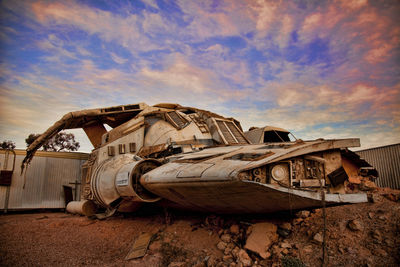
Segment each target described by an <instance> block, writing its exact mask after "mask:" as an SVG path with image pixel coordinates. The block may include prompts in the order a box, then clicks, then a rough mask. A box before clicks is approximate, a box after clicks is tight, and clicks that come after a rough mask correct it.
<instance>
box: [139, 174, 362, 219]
mask: <svg viewBox="0 0 400 267" xmlns="http://www.w3.org/2000/svg"><path fill="white" fill-rule="evenodd" d="M146 187H147V189H148V190H150V191H151V192H153V193H154V194H157V195H159V196H161V197H163V198H165V199H168V200H170V201H173V202H174V203H176V204H177V206H178V207H181V208H184V209H188V210H199V211H205V212H216V213H225V214H229V213H231V214H233V213H236V214H238V213H269V212H276V211H284V210H300V209H310V208H316V207H321V206H322V200H321V194H320V192H315V191H305V190H297V189H289V188H285V187H281V186H276V185H268V184H261V183H257V182H250V181H220V182H212V181H207V182H199V181H196V182H185V183H167V184H165V183H158V184H149V185H147V186H146ZM325 199H326V205H327V206H332V205H343V204H354V203H363V202H367V195H366V194H360V193H358V194H326V195H325Z"/></svg>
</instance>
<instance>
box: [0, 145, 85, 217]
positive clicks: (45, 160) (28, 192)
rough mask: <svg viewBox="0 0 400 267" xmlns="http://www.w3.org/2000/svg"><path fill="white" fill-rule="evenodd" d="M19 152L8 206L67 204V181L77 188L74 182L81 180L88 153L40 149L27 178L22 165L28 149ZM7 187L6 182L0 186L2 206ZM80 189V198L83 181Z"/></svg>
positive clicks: (0, 206)
mask: <svg viewBox="0 0 400 267" xmlns="http://www.w3.org/2000/svg"><path fill="white" fill-rule="evenodd" d="M16 152H17V157H16V164H15V171H14V173H13V177H12V184H11V187H10V194H9V199H8V209H10V210H18V209H46V208H65V201H64V191H63V185H66V186H71V187H73V188H75V185H74V184H70V183H75V182H76V181H78V182H80V176H81V165H82V164H83V162H85V160H86V159H87V154H84V153H73V152H70V153H65V152H64V153H60V152H38V153H37V155H35V157H34V158H33V160H32V162H31V164H30V165H29V167H28V169H27V172H26V180H25V177H24V175H21V169H20V166H21V163H22V160H23V158H24V156H25V153H24V151H22V150H17V151H16ZM0 162H1V164H3V162H4V151H0ZM24 183H25V186H24ZM6 190H7V187H6V186H0V209H1V210H3V209H4V208H5V198H6V196H5V195H6ZM77 192H78V193H77V194H76V200H79V199H80V194H79V192H80V185H77ZM74 197H75V196H74Z"/></svg>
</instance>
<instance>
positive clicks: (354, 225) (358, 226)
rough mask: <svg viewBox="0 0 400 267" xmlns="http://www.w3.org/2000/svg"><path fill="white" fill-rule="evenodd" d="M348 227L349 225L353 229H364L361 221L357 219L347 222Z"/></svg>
mask: <svg viewBox="0 0 400 267" xmlns="http://www.w3.org/2000/svg"><path fill="white" fill-rule="evenodd" d="M347 227H349V229H350V230H352V231H362V230H363V229H364V227H363V225H362V223H361V221H359V220H357V219H355V220H351V221H349V222H348V223H347Z"/></svg>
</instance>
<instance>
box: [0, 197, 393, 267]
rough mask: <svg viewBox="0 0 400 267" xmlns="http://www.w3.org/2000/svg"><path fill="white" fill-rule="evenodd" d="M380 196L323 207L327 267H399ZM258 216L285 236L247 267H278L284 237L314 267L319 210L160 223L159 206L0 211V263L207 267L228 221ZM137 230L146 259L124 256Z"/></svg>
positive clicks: (176, 216)
mask: <svg viewBox="0 0 400 267" xmlns="http://www.w3.org/2000/svg"><path fill="white" fill-rule="evenodd" d="M389 191H390V190H389ZM390 192H392V191H390ZM390 192H389V193H390ZM387 193H388V191H381V196H379V197H378V199H375V201H376V202H375V203H365V204H358V205H348V206H338V207H331V208H327V247H328V266H399V265H400V239H399V238H398V237H399V236H400V202H398V200H397V199H396V194H397V193H396V194H394V199H393V196H392V200H388V199H387V198H385V197H383V196H382V195H383V194H387ZM388 198H391V196H390V195H389V196H388ZM350 220H357V221H358V222H359V223H360V224H361V227H362V230H360V231H352V230H350V229H349V227H348V222H349V221H350ZM260 221H268V222H272V223H276V224H280V223H283V222H290V223H291V224H292V225H293V226H292V232H291V233H290V235H289V236H288V237H287V238H286V239H284V238H283V237H280V238H279V241H278V242H277V243H276V244H275V247H272V248H271V249H270V252H271V257H270V258H269V259H266V260H262V259H260V258H259V257H258V256H256V255H255V254H254V253H251V252H249V255H250V257H251V258H252V262H253V264H255V263H256V262H257V264H258V265H256V266H260V265H261V266H271V265H272V266H280V265H281V263H282V258H283V257H284V256H283V254H282V253H281V250H282V249H280V245H281V244H282V242H283V241H286V243H289V244H291V246H292V248H290V249H288V251H286V252H284V254H287V255H289V256H290V257H292V258H298V259H300V260H301V261H302V262H303V263H304V264H306V266H321V255H322V249H321V244H319V243H315V241H313V237H314V235H315V234H316V233H318V232H321V233H322V229H323V223H322V222H323V219H322V211H321V210H315V211H313V212H312V213H311V215H310V216H309V217H307V218H305V219H296V218H295V217H294V216H292V217H291V216H289V215H282V214H274V215H268V216H242V217H237V216H236V217H232V216H230V217H227V216H225V217H217V216H207V215H205V214H183V213H179V212H173V219H172V224H171V225H166V224H165V222H164V213H163V212H162V211H161V210H160V211H158V212H156V213H154V212H153V213H151V214H144V213H143V212H142V213H139V214H134V215H132V216H130V217H127V218H124V217H123V216H116V217H111V218H108V219H106V220H102V221H99V220H91V219H88V218H86V217H81V216H77V215H70V214H64V213H61V212H57V213H52V212H46V213H33V214H32V213H31V214H26V213H25V214H15V213H14V214H6V215H0V265H1V266H82V265H97V266H168V265H169V264H170V263H171V262H173V264H175V266H206V264H205V263H204V262H205V261H208V264H209V265H213V264H214V265H217V266H229V263H227V262H225V263H224V262H223V261H222V257H223V252H222V251H219V250H218V249H217V247H216V245H217V243H218V242H219V241H220V239H219V236H220V235H221V234H222V232H223V230H225V233H226V232H227V231H228V230H227V229H229V227H230V226H231V225H232V224H238V225H240V228H241V229H243V230H242V231H241V235H243V233H245V230H246V228H247V227H248V225H249V224H251V223H255V222H260ZM142 232H150V233H153V234H154V239H153V241H152V243H151V245H150V247H149V250H148V252H147V254H146V256H145V257H143V258H141V259H136V260H130V261H125V260H124V258H125V256H126V255H127V254H128V252H129V251H130V249H131V247H132V244H133V243H134V241H135V239H136V238H137V237H138V236H139V235H140V234H141V233H142ZM242 241H243V240H242ZM237 245H239V246H243V245H244V244H243V242H242V244H240V242H239V243H237ZM173 264H172V265H173ZM179 264H180V265H179ZM170 266H171V265H170ZM231 266H240V265H235V263H231Z"/></svg>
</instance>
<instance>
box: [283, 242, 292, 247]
mask: <svg viewBox="0 0 400 267" xmlns="http://www.w3.org/2000/svg"><path fill="white" fill-rule="evenodd" d="M281 248H292V245H290V244H289V243H288V242H283V243H281Z"/></svg>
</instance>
